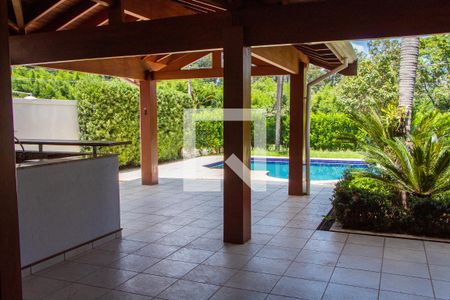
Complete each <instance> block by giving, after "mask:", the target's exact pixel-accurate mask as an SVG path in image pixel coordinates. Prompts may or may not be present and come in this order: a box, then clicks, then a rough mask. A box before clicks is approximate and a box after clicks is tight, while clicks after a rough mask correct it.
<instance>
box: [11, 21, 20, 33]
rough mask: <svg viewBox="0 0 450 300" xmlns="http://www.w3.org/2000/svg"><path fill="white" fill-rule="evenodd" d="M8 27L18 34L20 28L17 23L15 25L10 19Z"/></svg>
mask: <svg viewBox="0 0 450 300" xmlns="http://www.w3.org/2000/svg"><path fill="white" fill-rule="evenodd" d="M8 27H9V28H11V29H12V30H14V31H16V32H18V31H19V26H17V24H16V23H14V22H13V21H11V20H9V19H8Z"/></svg>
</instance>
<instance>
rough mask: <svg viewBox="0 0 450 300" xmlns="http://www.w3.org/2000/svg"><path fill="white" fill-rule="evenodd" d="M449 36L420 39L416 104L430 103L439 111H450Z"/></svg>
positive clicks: (442, 35)
mask: <svg viewBox="0 0 450 300" xmlns="http://www.w3.org/2000/svg"><path fill="white" fill-rule="evenodd" d="M449 57H450V35H449V34H441V35H433V36H429V37H423V38H420V48H419V66H418V74H417V82H416V90H415V95H416V96H415V100H416V102H419V103H420V102H423V101H430V102H431V103H433V105H434V106H435V107H436V108H438V109H439V110H441V111H450V96H449V95H450V77H449V69H450V61H449Z"/></svg>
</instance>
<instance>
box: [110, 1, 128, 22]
mask: <svg viewBox="0 0 450 300" xmlns="http://www.w3.org/2000/svg"><path fill="white" fill-rule="evenodd" d="M108 21H109V25H113V24H120V23H123V22H125V8H124V0H114V4H113V5H111V6H110V7H108Z"/></svg>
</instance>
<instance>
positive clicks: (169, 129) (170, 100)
mask: <svg viewBox="0 0 450 300" xmlns="http://www.w3.org/2000/svg"><path fill="white" fill-rule="evenodd" d="M157 97H158V157H159V160H160V161H165V160H172V159H177V158H180V156H181V149H182V147H183V114H184V109H188V108H192V107H193V100H192V98H190V97H189V96H188V95H187V94H185V93H182V92H180V91H176V90H175V91H174V90H173V89H167V88H165V86H161V88H158V95H157Z"/></svg>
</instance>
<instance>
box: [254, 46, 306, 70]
mask: <svg viewBox="0 0 450 300" xmlns="http://www.w3.org/2000/svg"><path fill="white" fill-rule="evenodd" d="M252 56H254V57H256V58H258V59H260V60H262V61H264V62H266V63H269V64H271V65H273V66H275V67H278V68H280V69H283V70H285V71H287V72H289V73H291V74H298V63H299V59H300V53H299V51H298V50H297V49H296V48H295V47H294V46H275V47H260V48H252Z"/></svg>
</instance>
